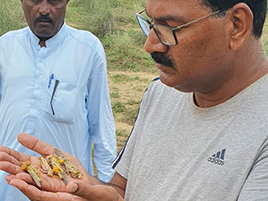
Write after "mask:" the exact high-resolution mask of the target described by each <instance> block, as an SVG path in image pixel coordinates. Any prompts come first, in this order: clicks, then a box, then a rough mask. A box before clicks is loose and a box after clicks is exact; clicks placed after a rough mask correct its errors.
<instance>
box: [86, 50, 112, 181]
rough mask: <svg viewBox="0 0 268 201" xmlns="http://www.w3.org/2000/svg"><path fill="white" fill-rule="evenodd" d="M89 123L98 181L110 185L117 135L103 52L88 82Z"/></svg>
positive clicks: (96, 58) (97, 59) (96, 59)
mask: <svg viewBox="0 0 268 201" xmlns="http://www.w3.org/2000/svg"><path fill="white" fill-rule="evenodd" d="M88 90H89V91H88V94H89V97H88V102H87V110H88V124H89V132H90V136H91V138H92V140H93V142H94V162H95V164H96V167H97V170H98V179H99V180H101V181H103V182H106V183H107V182H109V181H110V180H111V178H112V177H113V175H114V170H113V169H112V167H111V164H112V162H113V160H114V159H115V157H116V153H117V146H116V135H115V126H114V118H113V113H112V109H111V103H110V94H109V88H108V81H107V65H106V56H105V53H104V51H103V50H102V51H101V54H100V55H99V56H97V57H95V61H94V67H93V68H92V72H91V75H90V78H89V82H88Z"/></svg>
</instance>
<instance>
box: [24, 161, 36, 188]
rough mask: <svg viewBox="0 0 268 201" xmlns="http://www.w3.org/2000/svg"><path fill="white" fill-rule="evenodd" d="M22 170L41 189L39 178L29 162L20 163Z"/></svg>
mask: <svg viewBox="0 0 268 201" xmlns="http://www.w3.org/2000/svg"><path fill="white" fill-rule="evenodd" d="M20 168H21V169H22V170H26V171H27V172H28V173H29V174H30V175H31V177H32V178H33V180H34V182H35V183H36V185H37V186H38V187H41V177H40V175H39V173H38V172H37V170H36V169H35V167H34V166H32V164H31V162H30V161H25V162H22V164H21V167H20Z"/></svg>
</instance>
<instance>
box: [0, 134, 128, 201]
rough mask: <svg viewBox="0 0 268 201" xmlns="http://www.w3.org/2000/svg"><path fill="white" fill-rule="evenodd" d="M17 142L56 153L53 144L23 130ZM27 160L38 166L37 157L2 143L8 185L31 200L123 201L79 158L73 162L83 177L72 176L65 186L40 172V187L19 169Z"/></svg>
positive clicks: (0, 155)
mask: <svg viewBox="0 0 268 201" xmlns="http://www.w3.org/2000/svg"><path fill="white" fill-rule="evenodd" d="M18 141H19V142H20V143H21V144H22V145H24V146H25V147H27V148H29V149H31V150H33V151H35V152H37V153H39V154H40V155H42V156H45V157H46V156H49V155H51V154H55V152H54V149H55V147H53V146H51V145H49V144H47V143H45V142H43V141H41V140H39V139H37V138H35V137H33V136H31V135H28V134H25V133H20V134H19V135H18ZM63 153H64V155H66V156H67V157H68V158H73V156H71V155H70V154H68V153H66V152H63ZM25 161H30V163H31V164H32V165H33V166H35V167H36V166H38V165H39V163H40V162H39V159H38V157H34V156H29V155H26V154H23V153H20V152H17V151H15V150H13V149H10V148H8V147H5V146H0V170H3V171H6V172H8V173H9V174H10V175H8V176H6V180H7V182H8V183H9V184H11V185H13V186H15V187H17V188H18V189H19V190H20V191H21V192H22V193H23V194H25V195H26V196H27V197H28V198H29V199H30V200H33V201H35V200H36V201H47V200H57V201H71V200H72V201H84V200H91V201H123V200H124V199H123V198H122V197H121V196H120V195H119V194H118V193H117V191H116V190H115V189H114V188H113V187H111V186H108V185H104V184H102V183H101V182H99V181H98V180H96V179H95V178H93V177H91V176H90V175H89V174H88V173H87V171H86V170H85V169H84V168H83V167H82V165H81V163H80V162H79V160H78V159H75V158H74V159H72V162H73V163H74V164H75V165H76V166H77V167H78V169H79V170H81V172H82V174H83V175H84V177H83V178H82V179H73V178H71V177H68V180H69V181H70V182H69V183H68V184H67V185H66V184H65V183H64V182H63V181H62V180H60V179H58V178H53V177H49V176H48V175H47V174H45V173H42V172H40V176H41V178H42V182H41V187H40V188H38V187H37V186H36V184H35V183H34V181H33V179H32V177H31V176H30V175H29V174H27V173H26V172H24V171H23V170H21V168H20V167H21V163H22V162H25Z"/></svg>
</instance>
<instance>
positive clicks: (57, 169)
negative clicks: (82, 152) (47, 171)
mask: <svg viewBox="0 0 268 201" xmlns="http://www.w3.org/2000/svg"><path fill="white" fill-rule="evenodd" d="M48 164H49V165H50V167H51V168H52V171H53V173H54V174H56V175H58V176H59V178H60V179H62V180H63V182H64V183H65V184H67V183H68V180H67V177H66V174H65V172H64V171H63V169H62V168H61V164H60V163H59V161H58V159H57V158H56V157H55V156H53V155H50V156H48Z"/></svg>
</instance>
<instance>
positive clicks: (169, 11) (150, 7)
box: [146, 0, 204, 18]
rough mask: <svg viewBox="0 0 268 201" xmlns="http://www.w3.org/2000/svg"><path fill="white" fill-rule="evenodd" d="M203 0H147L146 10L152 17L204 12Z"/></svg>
mask: <svg viewBox="0 0 268 201" xmlns="http://www.w3.org/2000/svg"><path fill="white" fill-rule="evenodd" d="M201 5H202V4H201V0H147V2H146V12H147V14H148V15H149V16H150V17H151V18H154V17H156V18H157V17H158V16H159V15H174V16H181V17H182V16H187V15H193V14H195V13H197V12H202V11H203V12H204V7H202V6H201Z"/></svg>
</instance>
